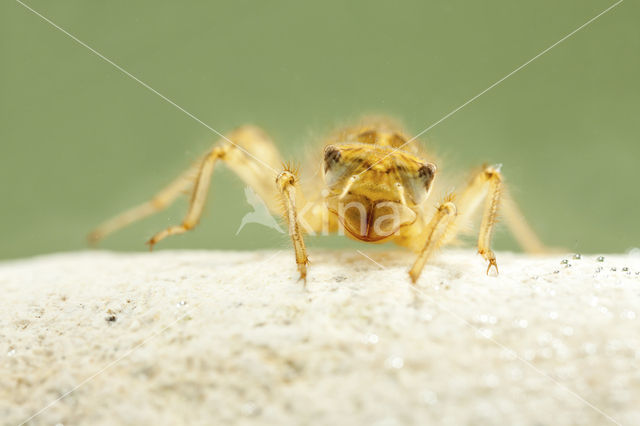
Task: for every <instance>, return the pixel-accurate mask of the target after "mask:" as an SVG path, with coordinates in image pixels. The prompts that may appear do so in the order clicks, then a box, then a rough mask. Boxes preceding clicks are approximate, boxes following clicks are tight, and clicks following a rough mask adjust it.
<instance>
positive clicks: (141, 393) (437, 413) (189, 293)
mask: <svg viewBox="0 0 640 426" xmlns="http://www.w3.org/2000/svg"><path fill="white" fill-rule="evenodd" d="M365 254H366V255H367V256H370V257H371V258H372V259H374V260H375V261H376V262H378V263H379V264H380V265H382V267H384V268H385V269H382V268H381V267H379V266H377V265H376V264H375V263H373V262H371V261H370V260H368V259H366V258H365V257H364V256H362V255H360V254H358V253H353V252H319V253H318V252H313V253H312V255H313V256H312V261H313V264H312V265H311V269H310V280H309V283H308V288H307V290H304V289H303V288H302V284H301V283H300V282H297V281H296V272H295V265H294V263H293V256H292V254H291V253H290V252H289V251H283V252H246V253H242V252H203V251H159V252H156V253H153V254H114V253H108V252H85V253H69V254H57V255H50V256H44V257H39V258H34V259H29V260H21V261H13V262H4V263H2V264H0V290H1V292H2V293H1V294H2V305H1V306H2V311H1V313H0V420H1V422H2V424H6V425H16V424H20V423H21V422H23V421H25V420H27V419H29V418H30V417H31V416H33V415H36V414H37V415H36V416H35V417H32V418H31V419H30V420H29V422H28V424H34V425H40V424H42V425H55V424H57V423H61V424H64V425H80V424H85V425H113V424H116V425H120V424H122V425H142V424H157V425H165V424H166V425H177V424H266V423H269V424H310V425H316V424H318V425H319V424H323V425H325V424H341V425H343V424H366V425H370V424H373V425H395V424H429V423H434V424H435V423H437V424H455V425H460V424H474V425H483V424H514V425H517V424H522V425H538V424H554V425H561V424H612V423H614V422H618V423H620V424H629V425H633V424H636V425H637V424H640V368H639V367H640V275H639V274H638V272H640V257H638V256H635V255H624V256H605V257H606V258H605V260H604V262H599V261H598V260H597V259H596V258H595V257H592V256H588V257H587V256H583V257H582V259H574V258H573V257H571V256H564V257H562V256H553V257H547V258H530V257H526V256H523V255H513V254H509V253H499V254H498V264H499V266H500V276H499V277H491V276H486V275H485V274H484V269H485V264H484V262H483V261H482V260H481V259H480V258H479V257H478V256H477V255H475V254H474V253H473V252H471V251H446V252H444V253H443V254H441V255H440V256H439V257H438V258H437V259H436V260H435V261H434V263H433V264H431V265H429V266H427V270H426V271H425V273H424V275H423V276H422V278H421V280H420V282H419V285H418V288H417V289H416V290H414V289H412V287H411V285H410V284H409V281H408V277H407V270H408V268H409V266H410V264H411V262H412V260H413V256H412V255H407V254H406V253H401V252H393V253H386V252H380V251H371V252H365ZM563 258H564V259H568V261H569V263H570V264H571V266H566V265H564V264H562V263H561V261H562V259H563ZM614 267H615V268H616V271H613V270H612V268H614ZM624 267H627V268H628V270H623V268H624ZM599 268H601V270H599ZM556 271H557V272H556ZM598 271H599V272H598ZM63 395H66V396H64V398H62V399H61V400H59V401H57V402H55V403H53V404H51V403H52V402H53V401H55V400H56V399H57V398H59V397H61V396H63ZM43 409H44V411H41V410H43Z"/></svg>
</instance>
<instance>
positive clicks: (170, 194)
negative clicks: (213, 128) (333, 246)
mask: <svg viewBox="0 0 640 426" xmlns="http://www.w3.org/2000/svg"><path fill="white" fill-rule="evenodd" d="M229 140H231V141H233V143H230V142H229V141H222V142H220V143H219V145H218V146H216V147H214V148H213V149H212V150H210V151H209V152H208V153H207V154H206V155H205V156H203V157H202V158H201V160H200V161H199V162H198V163H197V164H196V165H195V166H193V167H191V168H190V169H189V170H187V171H186V172H185V173H184V174H183V175H181V176H180V177H179V178H178V179H177V180H176V181H174V182H172V183H171V184H170V185H169V186H167V187H166V188H165V189H163V190H162V191H160V192H159V193H158V194H157V195H156V196H155V197H154V198H153V199H152V200H151V201H148V202H146V203H143V204H141V205H139V206H137V207H134V208H133V209H131V210H129V211H127V212H125V213H123V214H121V215H119V216H116V217H115V218H114V219H111V220H109V221H107V222H105V223H103V224H102V225H100V226H99V227H98V228H97V229H96V230H95V231H93V232H92V233H91V234H90V237H89V238H90V240H92V241H97V240H99V239H101V238H103V237H105V236H106V235H108V234H110V233H111V232H114V231H116V230H118V229H120V228H122V227H124V226H126V225H129V224H131V223H133V222H135V221H137V220H139V219H142V218H144V217H146V216H149V215H151V214H153V213H156V212H158V211H160V210H162V209H164V208H166V207H167V206H169V205H171V203H172V202H174V201H175V199H176V198H177V197H178V195H180V194H181V193H183V192H185V191H186V190H188V189H189V188H190V187H191V201H190V205H189V210H188V212H187V215H186V216H185V218H184V220H183V222H182V223H181V224H180V225H177V226H172V227H170V228H167V229H165V230H164V231H161V232H159V233H157V234H156V235H154V237H153V238H151V240H150V241H149V244H150V246H153V245H154V244H156V243H157V242H158V241H160V240H162V239H163V238H165V237H167V236H169V235H175V234H180V233H183V232H185V231H187V230H189V229H192V228H193V227H194V226H195V225H196V224H197V223H198V221H199V219H200V216H201V214H202V210H203V208H204V203H205V200H206V196H207V192H208V189H209V183H210V182H209V181H210V179H211V174H212V172H213V168H214V166H215V163H216V162H217V161H218V160H222V161H223V162H225V163H226V164H227V165H228V166H229V168H231V169H232V170H233V171H234V172H235V173H236V174H238V176H240V178H241V179H242V180H243V181H244V182H245V183H247V184H248V185H249V186H251V187H252V188H253V189H254V190H255V191H256V193H257V194H258V195H259V196H260V197H261V198H262V199H263V200H264V201H265V203H266V204H267V207H269V209H270V210H271V211H273V212H276V211H278V210H279V208H278V207H279V205H278V196H277V191H276V190H275V188H274V186H273V179H274V178H275V176H276V174H277V167H279V165H280V163H281V159H280V154H279V153H278V151H277V149H276V147H275V145H274V144H273V142H272V141H271V140H270V139H269V138H268V137H267V136H266V134H265V133H264V132H263V131H262V130H260V129H259V128H257V127H254V126H243V127H240V128H238V129H237V130H235V131H233V132H232V133H231V134H230V135H229Z"/></svg>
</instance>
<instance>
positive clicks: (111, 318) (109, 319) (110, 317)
mask: <svg viewBox="0 0 640 426" xmlns="http://www.w3.org/2000/svg"><path fill="white" fill-rule="evenodd" d="M117 319H118V317H116V316H115V315H107V316H106V317H105V318H104V320H105V321H106V322H116V320H117Z"/></svg>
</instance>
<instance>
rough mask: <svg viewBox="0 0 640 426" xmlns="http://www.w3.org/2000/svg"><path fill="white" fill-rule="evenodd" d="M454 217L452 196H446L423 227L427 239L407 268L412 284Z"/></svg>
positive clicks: (454, 209)
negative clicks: (410, 265) (412, 262)
mask: <svg viewBox="0 0 640 426" xmlns="http://www.w3.org/2000/svg"><path fill="white" fill-rule="evenodd" d="M455 217H456V206H455V205H454V204H453V202H452V197H448V198H447V199H446V200H445V201H444V202H443V203H442V204H440V206H438V210H437V211H436V214H435V215H434V216H433V218H432V219H431V221H430V222H429V224H428V225H427V227H426V228H425V232H424V233H425V234H426V237H427V240H426V242H425V244H424V246H423V247H422V250H421V251H420V252H419V253H418V258H417V259H416V261H415V262H414V264H413V266H412V267H411V269H410V270H409V276H410V277H411V281H412V282H413V283H414V284H415V283H416V281H418V278H419V277H420V274H421V273H422V269H423V268H424V265H425V264H426V263H427V261H428V260H429V258H430V257H431V255H432V254H433V253H434V252H435V251H436V250H437V249H438V247H440V246H441V245H442V242H443V240H444V237H445V236H446V233H447V230H448V228H449V226H450V224H451V223H452V221H453V220H454V219H455Z"/></svg>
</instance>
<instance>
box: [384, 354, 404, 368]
mask: <svg viewBox="0 0 640 426" xmlns="http://www.w3.org/2000/svg"><path fill="white" fill-rule="evenodd" d="M387 366H388V367H390V368H393V369H396V370H399V369H401V368H402V367H404V359H402V357H400V356H392V357H391V358H389V359H388V360H387Z"/></svg>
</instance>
